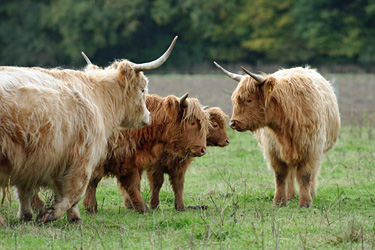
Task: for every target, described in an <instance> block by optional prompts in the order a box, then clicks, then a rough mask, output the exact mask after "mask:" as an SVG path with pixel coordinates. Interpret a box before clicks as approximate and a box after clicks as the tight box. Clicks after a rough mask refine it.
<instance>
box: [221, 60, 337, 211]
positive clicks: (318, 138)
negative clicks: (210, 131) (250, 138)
mask: <svg viewBox="0 0 375 250" xmlns="http://www.w3.org/2000/svg"><path fill="white" fill-rule="evenodd" d="M215 64H216V63H215ZM216 66H217V67H219V68H220V69H221V70H222V71H223V72H224V73H226V74H227V75H228V76H229V77H231V78H232V79H234V80H236V81H239V84H238V86H237V88H236V89H235V91H234V92H233V95H232V103H233V115H232V118H231V121H230V126H231V127H232V128H233V129H235V130H237V131H240V132H242V131H247V130H250V131H251V132H254V133H255V135H256V137H257V139H258V141H259V145H260V147H261V148H262V149H263V154H264V157H265V159H266V160H267V162H268V165H269V166H270V168H272V169H273V170H274V172H275V186H276V191H275V196H274V199H273V203H274V205H277V206H285V205H286V202H287V201H288V200H290V199H292V198H293V197H294V196H295V191H294V177H295V176H296V177H297V181H298V184H299V206H300V207H310V206H312V197H313V196H315V195H316V189H317V181H316V177H317V175H318V173H319V171H320V166H321V163H322V160H323V157H324V155H325V153H326V152H327V151H328V150H329V149H331V148H332V147H333V146H334V144H335V142H336V139H337V136H338V133H339V130H340V115H339V109H338V105H337V100H336V96H335V94H334V92H333V89H332V86H331V84H330V83H329V82H328V81H327V80H326V79H324V78H323V77H322V76H321V75H320V74H319V73H318V72H317V71H316V70H314V69H310V68H308V67H306V68H301V67H298V68H292V69H282V70H279V71H277V72H275V73H273V74H271V75H264V76H261V75H256V74H253V73H251V72H249V71H247V70H246V69H244V68H242V69H243V70H244V71H245V72H246V73H247V74H249V76H241V75H237V74H233V73H230V72H228V71H226V70H225V69H223V68H222V67H220V66H219V65H218V64H216Z"/></svg>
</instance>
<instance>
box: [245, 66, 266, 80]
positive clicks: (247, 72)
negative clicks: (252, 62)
mask: <svg viewBox="0 0 375 250" xmlns="http://www.w3.org/2000/svg"><path fill="white" fill-rule="evenodd" d="M241 69H242V70H243V71H245V73H246V74H248V75H249V76H251V77H252V78H253V79H254V80H255V81H257V82H258V83H259V84H262V83H263V82H264V77H263V76H261V75H257V74H254V73H251V72H250V71H248V70H247V69H245V68H244V67H242V66H241Z"/></svg>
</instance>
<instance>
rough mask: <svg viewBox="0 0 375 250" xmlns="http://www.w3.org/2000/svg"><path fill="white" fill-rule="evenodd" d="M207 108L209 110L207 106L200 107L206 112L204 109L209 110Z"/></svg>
mask: <svg viewBox="0 0 375 250" xmlns="http://www.w3.org/2000/svg"><path fill="white" fill-rule="evenodd" d="M209 108H210V106H208V105H207V106H203V107H202V109H203V110H206V109H209Z"/></svg>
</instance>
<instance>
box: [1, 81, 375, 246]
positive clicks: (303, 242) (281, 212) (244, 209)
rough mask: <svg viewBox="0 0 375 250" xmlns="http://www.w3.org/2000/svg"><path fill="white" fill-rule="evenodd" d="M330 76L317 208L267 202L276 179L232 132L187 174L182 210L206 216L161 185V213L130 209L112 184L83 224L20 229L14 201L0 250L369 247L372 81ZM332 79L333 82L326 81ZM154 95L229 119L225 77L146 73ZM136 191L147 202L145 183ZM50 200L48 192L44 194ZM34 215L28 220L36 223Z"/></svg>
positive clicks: (245, 139) (373, 192)
mask: <svg viewBox="0 0 375 250" xmlns="http://www.w3.org/2000/svg"><path fill="white" fill-rule="evenodd" d="M326 77H327V78H328V79H333V77H334V78H335V79H336V80H335V81H336V83H337V84H338V86H339V88H338V93H339V94H338V96H339V105H340V112H341V114H342V120H343V127H342V130H341V133H340V136H339V140H338V143H337V145H336V147H335V148H334V149H333V150H331V151H330V152H329V153H328V155H327V156H326V158H325V161H324V162H323V165H322V168H321V173H320V175H319V178H318V180H319V186H318V194H317V197H315V198H314V200H313V203H314V204H313V207H312V208H309V209H300V208H298V197H297V198H295V199H294V200H292V201H291V202H290V203H289V204H288V205H287V207H284V208H277V207H274V206H273V205H272V198H273V193H274V177H273V172H272V171H271V170H269V169H268V168H267V165H266V163H265V161H264V159H263V156H262V153H261V151H260V150H259V148H258V145H257V141H256V139H255V138H254V137H253V136H252V135H251V134H250V133H249V132H246V133H238V132H235V131H232V130H230V129H229V130H228V133H229V137H230V139H231V144H230V145H229V146H228V147H226V148H209V150H208V152H207V155H205V156H204V157H201V158H197V159H196V160H195V161H194V162H193V163H192V164H191V166H190V168H189V169H188V172H187V175H186V184H185V191H184V200H185V205H208V209H207V210H187V211H185V212H177V211H175V210H174V197H173V192H172V189H171V187H170V185H169V183H168V179H167V178H166V183H165V184H164V186H163V188H162V191H161V193H160V197H161V207H160V209H158V210H154V211H152V212H151V213H149V214H138V213H136V212H134V211H132V210H127V209H125V208H124V206H123V204H122V200H121V197H120V194H119V192H118V191H117V186H116V182H115V180H114V179H105V180H104V181H102V182H101V184H100V185H99V188H98V194H97V199H98V203H99V212H98V214H96V215H90V214H88V213H86V212H85V211H84V209H83V206H82V202H81V203H80V209H81V215H82V218H83V223H82V224H78V225H77V224H69V223H67V220H66V216H63V218H61V219H59V220H58V221H56V222H53V223H50V224H46V225H43V226H39V227H37V226H35V223H34V222H28V223H23V222H20V221H19V220H18V219H17V218H16V216H17V209H18V204H17V201H16V199H15V198H14V194H13V200H12V202H11V203H9V202H8V201H7V202H6V203H5V205H4V206H2V207H0V212H1V213H2V214H3V216H4V218H5V219H6V220H7V222H8V224H9V227H6V228H0V249H219V248H220V249H221V248H222V249H375V198H374V197H375V141H374V137H375V129H374V124H375V123H374V122H375V120H374V113H375V111H374V109H375V101H374V93H375V76H374V75H328V76H327V75H326ZM330 77H332V78H330ZM149 79H150V91H149V92H150V93H158V94H160V95H162V96H165V95H168V94H171V93H173V94H175V95H178V96H179V95H182V94H184V93H185V92H189V93H190V96H191V97H198V98H199V99H200V100H201V103H202V104H205V105H210V106H221V107H222V108H223V109H224V110H225V111H226V113H227V114H230V113H231V103H230V96H229V94H227V93H225V91H223V90H222V89H223V88H224V89H227V90H229V91H232V90H233V89H234V88H235V86H236V84H235V83H234V82H233V83H232V82H231V80H230V79H229V78H227V77H226V76H222V75H150V76H149ZM142 191H143V192H142V193H143V196H144V198H145V200H146V201H148V199H149V196H150V193H149V189H148V183H147V181H146V180H143V182H142ZM42 196H44V198H45V199H47V198H48V197H49V196H50V192H48V191H47V192H43V193H42ZM35 216H36V214H34V217H35Z"/></svg>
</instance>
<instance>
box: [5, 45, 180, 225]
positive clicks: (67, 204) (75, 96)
mask: <svg viewBox="0 0 375 250" xmlns="http://www.w3.org/2000/svg"><path fill="white" fill-rule="evenodd" d="M175 41H176V39H175V40H174V41H173V43H172V44H171V46H170V48H169V49H168V50H167V52H166V53H164V55H163V56H162V57H161V58H159V59H157V60H155V61H153V62H150V63H144V64H134V63H132V62H129V61H127V60H123V61H121V62H119V64H118V67H117V68H116V69H114V68H106V69H103V70H100V71H99V70H87V71H85V72H82V71H76V70H63V69H43V68H37V67H34V68H23V67H0V98H1V108H0V117H1V122H0V138H1V140H2V141H1V144H0V152H1V153H0V187H6V186H16V188H17V192H18V198H19V213H18V217H19V218H20V219H22V220H30V219H31V218H32V216H33V213H32V210H31V207H30V200H31V197H32V195H33V194H34V192H35V191H36V190H38V189H39V187H48V188H51V189H52V190H53V191H54V193H55V197H56V198H55V203H54V205H53V206H52V208H48V209H47V208H46V209H43V211H41V212H40V213H39V215H38V217H37V223H45V222H48V221H53V220H56V219H58V218H60V217H61V215H62V214H63V213H64V212H66V211H67V217H68V220H69V221H80V220H81V219H80V215H79V210H78V206H77V203H78V202H79V201H80V199H81V197H82V196H83V194H84V192H85V190H86V187H87V184H88V182H89V180H90V178H91V174H92V172H93V170H94V168H95V166H97V165H98V163H99V161H100V160H101V159H102V158H103V157H104V156H105V152H106V151H105V150H106V147H107V140H108V138H109V137H110V136H111V135H112V134H113V132H114V131H115V130H117V129H118V128H119V127H123V128H135V127H141V126H144V125H147V124H149V123H150V113H149V111H148V110H147V108H146V104H145V99H146V97H145V95H146V94H147V84H148V80H147V78H146V77H145V76H144V75H143V73H142V71H144V70H150V69H153V68H156V67H158V66H160V65H161V64H162V63H163V62H164V61H165V60H166V58H167V57H168V56H169V54H170V52H171V50H172V48H173V46H174V43H175ZM4 224H5V222H4V220H3V219H1V215H0V225H4Z"/></svg>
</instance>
